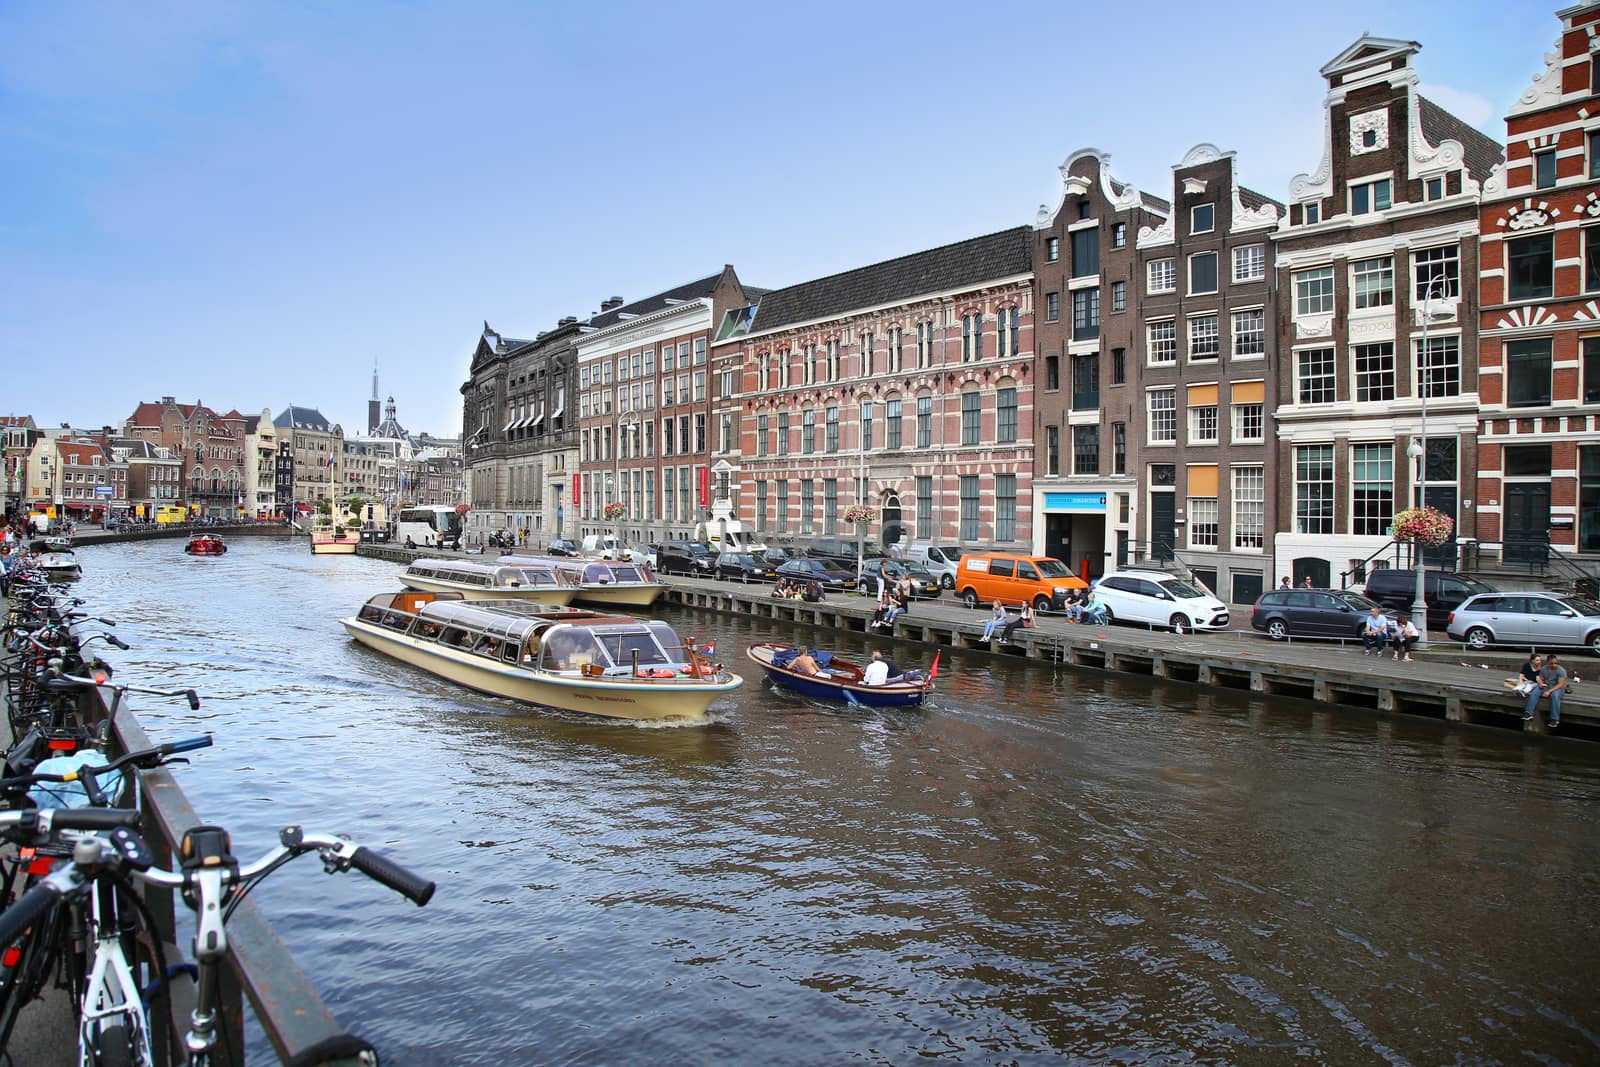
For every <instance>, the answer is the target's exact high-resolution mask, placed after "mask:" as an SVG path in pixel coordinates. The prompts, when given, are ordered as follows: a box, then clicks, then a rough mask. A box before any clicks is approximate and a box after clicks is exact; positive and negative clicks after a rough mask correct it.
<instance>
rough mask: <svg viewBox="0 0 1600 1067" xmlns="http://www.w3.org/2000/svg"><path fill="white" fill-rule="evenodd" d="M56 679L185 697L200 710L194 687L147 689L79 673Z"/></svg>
mask: <svg viewBox="0 0 1600 1067" xmlns="http://www.w3.org/2000/svg"><path fill="white" fill-rule="evenodd" d="M123 647H126V646H123ZM55 680H56V681H61V682H71V683H73V684H74V685H76V686H92V687H96V688H105V689H111V690H114V691H115V692H118V693H143V694H144V695H145V696H152V697H183V698H184V699H185V700H187V701H188V702H189V710H190V711H199V710H200V694H199V693H196V692H195V691H194V690H193V689H146V688H145V687H143V686H137V685H112V684H111V683H109V682H107V681H104V680H100V679H95V678H85V677H83V676H82V675H77V674H61V675H57V676H56V679H55ZM199 747H204V746H199Z"/></svg>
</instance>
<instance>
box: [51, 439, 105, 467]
mask: <svg viewBox="0 0 1600 1067" xmlns="http://www.w3.org/2000/svg"><path fill="white" fill-rule="evenodd" d="M56 451H57V452H58V453H59V454H60V455H61V457H62V458H63V459H65V460H66V461H67V462H69V463H77V464H80V465H82V466H85V467H88V466H92V465H93V464H94V457H96V456H102V457H103V456H104V455H105V453H104V452H103V451H102V450H101V448H100V446H99V445H94V444H89V443H88V442H86V441H58V442H56Z"/></svg>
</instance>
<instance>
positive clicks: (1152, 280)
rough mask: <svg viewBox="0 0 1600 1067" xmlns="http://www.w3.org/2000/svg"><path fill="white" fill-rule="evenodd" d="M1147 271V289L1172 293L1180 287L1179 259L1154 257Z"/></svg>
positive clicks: (1151, 291)
mask: <svg viewBox="0 0 1600 1067" xmlns="http://www.w3.org/2000/svg"><path fill="white" fill-rule="evenodd" d="M1145 271H1146V275H1145V276H1146V283H1145V291H1146V292H1150V293H1170V292H1173V291H1174V290H1176V289H1177V288H1178V261H1177V260H1175V259H1154V260H1151V261H1150V264H1149V266H1148V267H1146V268H1145Z"/></svg>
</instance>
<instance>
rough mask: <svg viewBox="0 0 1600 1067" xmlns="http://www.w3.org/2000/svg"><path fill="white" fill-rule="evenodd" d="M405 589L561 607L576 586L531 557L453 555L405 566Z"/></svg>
mask: <svg viewBox="0 0 1600 1067" xmlns="http://www.w3.org/2000/svg"><path fill="white" fill-rule="evenodd" d="M400 583H401V584H402V585H404V586H405V587H406V588H407V589H427V590H432V591H434V592H456V593H460V594H461V595H462V597H464V598H465V599H467V600H537V601H539V602H541V603H544V604H552V605H555V606H557V607H560V606H562V605H565V604H569V603H571V602H572V597H573V594H574V593H576V592H577V591H578V590H577V588H576V587H575V586H572V585H569V584H567V581H566V579H565V578H564V577H563V576H562V575H560V574H558V573H557V572H556V569H555V568H554V567H551V566H550V565H548V564H545V563H538V562H536V561H534V560H531V559H521V560H519V561H518V562H517V563H515V564H509V563H476V562H472V561H468V560H455V559H419V560H417V561H416V562H414V563H412V564H411V566H409V567H407V568H406V572H405V573H404V574H402V575H401V576H400Z"/></svg>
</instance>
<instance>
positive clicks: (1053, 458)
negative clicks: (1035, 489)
mask: <svg viewBox="0 0 1600 1067" xmlns="http://www.w3.org/2000/svg"><path fill="white" fill-rule="evenodd" d="M1044 469H1045V473H1046V474H1049V475H1057V474H1060V473H1061V427H1059V426H1046V427H1045V428H1044Z"/></svg>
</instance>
